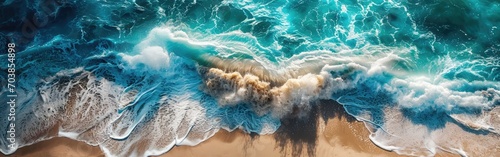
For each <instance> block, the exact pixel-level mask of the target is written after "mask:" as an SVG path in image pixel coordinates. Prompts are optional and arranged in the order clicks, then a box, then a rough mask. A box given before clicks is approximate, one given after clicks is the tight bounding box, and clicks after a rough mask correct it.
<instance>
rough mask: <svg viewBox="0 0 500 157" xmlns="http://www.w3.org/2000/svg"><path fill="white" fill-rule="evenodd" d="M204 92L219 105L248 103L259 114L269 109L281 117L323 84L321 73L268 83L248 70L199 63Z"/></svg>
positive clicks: (315, 94) (304, 103)
mask: <svg viewBox="0 0 500 157" xmlns="http://www.w3.org/2000/svg"><path fill="white" fill-rule="evenodd" d="M199 69H200V70H199V71H200V74H201V75H202V78H203V86H202V87H201V88H202V89H203V90H204V92H205V93H208V94H210V95H212V96H213V97H215V98H218V100H219V104H220V105H223V106H224V105H237V104H243V103H246V104H250V105H251V106H252V107H253V109H254V111H255V112H256V113H257V114H259V115H264V114H266V113H269V112H271V111H272V112H273V114H274V115H275V116H278V117H282V116H285V115H287V114H288V113H290V112H292V110H293V107H296V108H295V109H297V108H299V109H305V110H306V111H307V110H308V109H309V108H310V107H309V106H310V105H309V103H311V102H313V101H316V99H318V98H319V97H320V96H321V91H322V90H323V89H324V88H325V86H326V84H325V83H324V80H325V78H324V77H323V76H322V75H314V74H306V75H303V76H299V77H298V78H291V79H288V80H287V81H286V82H285V83H283V84H282V85H281V86H272V85H271V83H270V82H266V81H262V80H261V79H260V78H259V77H257V76H255V75H252V74H244V75H242V74H241V73H239V72H224V71H223V70H221V69H216V68H205V67H199Z"/></svg>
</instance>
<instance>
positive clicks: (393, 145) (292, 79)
mask: <svg viewBox="0 0 500 157" xmlns="http://www.w3.org/2000/svg"><path fill="white" fill-rule="evenodd" d="M1 8H2V9H1V10H2V11H0V12H2V15H8V16H1V17H0V19H2V20H1V21H2V22H1V23H0V37H1V38H0V39H1V40H0V41H1V42H2V43H4V45H6V43H9V42H13V43H16V45H17V51H18V52H17V53H16V68H17V69H16V70H17V71H18V72H17V73H16V76H17V80H18V81H17V88H16V92H17V94H18V98H17V102H18V103H17V110H16V117H17V119H18V120H16V121H15V124H16V126H18V128H17V129H18V130H19V131H18V132H17V145H16V149H17V147H22V146H24V145H27V144H30V143H33V142H36V141H37V140H42V139H46V138H50V137H52V135H45V134H43V133H41V132H43V131H44V130H48V129H49V128H51V127H54V126H56V127H58V128H59V136H66V137H70V138H74V139H78V140H82V141H86V142H87V143H89V144H93V145H95V144H99V145H100V147H101V148H102V149H103V150H104V151H105V153H106V154H107V155H108V156H129V155H137V156H147V155H157V154H161V153H164V152H166V151H168V150H169V149H171V148H172V147H173V146H174V145H196V144H198V143H200V142H202V141H204V140H206V139H208V138H209V137H211V136H213V134H214V133H215V132H217V131H218V130H219V129H226V130H230V131H232V130H234V129H241V130H243V131H245V132H246V133H258V134H272V133H274V132H275V131H276V130H277V129H278V128H279V127H280V126H281V120H283V118H285V117H290V116H297V117H299V118H300V117H303V116H305V115H307V114H309V113H310V111H311V108H313V105H315V104H317V103H316V102H318V101H320V100H335V101H337V102H339V103H340V104H341V105H343V107H344V108H345V109H346V111H347V113H349V114H350V115H352V116H354V117H356V119H357V120H360V121H363V122H365V124H366V126H367V128H368V129H370V130H371V132H372V134H371V135H370V137H369V138H370V139H371V140H372V141H373V142H374V143H375V144H377V145H378V146H380V147H382V148H384V149H387V150H391V151H396V152H397V153H400V154H407V155H433V154H435V153H436V150H440V151H448V152H452V153H457V154H461V155H474V154H480V153H484V152H489V153H492V154H495V153H498V150H496V149H495V146H496V145H498V141H500V140H499V135H498V134H499V132H500V125H499V124H500V117H499V115H500V114H499V112H500V108H499V107H498V106H500V82H499V81H500V30H499V28H498V27H500V16H499V15H500V2H498V1H494V0H480V1H478V0H459V1H447V0H422V1H419V0H403V1H390V0H386V1H384V0H374V1H355V0H337V1H334V0H331V1H330V0H318V1H313V0H311V1H304V0H299V1H296V0H288V1H284V0H274V1H257V0H249V1H241V2H237V1H235V2H233V1H215V0H214V1H189V0H186V1H153V0H134V1H115V0H108V1H71V0H68V1H47V2H46V1H34V2H32V1H22V2H13V1H5V2H3V3H2V4H1ZM25 19H28V20H25ZM30 19H38V20H36V21H35V22H33V20H31V24H32V25H28V24H29V22H30ZM26 21H28V24H27V22H26ZM4 52H6V50H5V49H4V48H2V53H3V54H2V55H1V56H0V59H1V60H7V55H6V54H4ZM6 71H7V67H6V65H4V66H2V70H1V72H0V73H1V74H2V75H1V76H0V77H2V78H5V79H1V84H2V87H6V86H7V81H6V80H7V73H6ZM7 93H8V92H7V89H6V88H2V95H7ZM1 100H2V102H4V100H5V101H7V100H8V98H7V97H6V96H3V97H2V98H1ZM332 105H334V104H332ZM7 107H8V106H1V107H0V112H1V113H2V115H7V114H8V112H9V111H8V108H7ZM332 112H333V111H332ZM6 119H7V118H2V121H1V123H0V125H1V126H2V128H8V127H7V126H8V125H9V121H7V120H6ZM0 136H1V137H3V138H2V140H0V142H1V143H2V147H1V151H2V152H3V153H4V154H5V153H7V154H9V153H13V152H14V151H15V149H9V148H8V147H7V145H8V144H9V141H7V140H4V139H6V138H7V136H8V134H0ZM459 137H465V138H459ZM485 141H486V142H485ZM136 143H142V144H144V145H145V146H147V148H148V149H146V150H147V151H139V149H138V148H137V147H136V146H135V144H136ZM462 143H469V146H467V147H466V146H464V145H462ZM480 143H481V144H480ZM471 145H472V146H471ZM494 149H495V150H496V151H493V150H494ZM121 150H130V151H121Z"/></svg>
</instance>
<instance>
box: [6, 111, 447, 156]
mask: <svg viewBox="0 0 500 157" xmlns="http://www.w3.org/2000/svg"><path fill="white" fill-rule="evenodd" d="M319 124H320V125H319V129H318V138H317V141H316V147H315V151H314V152H315V153H314V156H317V157H323V156H359V157H369V156H390V157H396V156H401V155H398V154H396V153H394V152H390V151H386V150H383V149H381V148H379V147H377V146H376V145H375V144H373V143H372V142H371V141H370V140H369V138H368V134H369V131H368V130H367V129H366V128H364V124H363V123H362V122H359V121H355V122H348V120H347V119H346V118H333V119H330V120H328V121H327V122H326V123H324V121H323V120H322V119H321V122H319ZM294 148H295V149H296V147H293V146H292V145H291V144H290V143H289V144H288V145H287V146H286V147H284V148H280V146H279V144H278V141H277V140H276V139H275V138H274V136H273V135H257V136H251V135H249V134H247V133H244V132H242V131H241V130H235V131H233V132H228V131H226V130H220V131H219V132H218V133H216V134H215V135H214V136H213V137H211V138H210V139H208V140H206V141H204V142H202V143H200V144H199V145H196V146H175V147H173V148H172V149H171V150H170V151H168V152H166V153H164V154H162V155H160V156H158V157H189V156H227V157H229V156H263V155H265V156H273V157H274V156H275V157H282V156H292V153H291V152H292V149H294ZM307 155H308V154H307V151H302V152H301V154H300V156H307ZM2 156H5V155H2ZM36 156H45V157H59V156H68V157H69V156H71V157H84V156H85V157H103V156H105V155H104V153H103V152H102V150H101V149H100V148H99V147H98V146H91V145H88V144H86V143H85V142H81V141H77V140H72V139H69V138H66V137H55V138H52V139H49V140H46V141H41V142H38V143H35V144H33V145H29V146H25V147H22V148H20V149H18V150H17V151H16V152H15V153H14V154H11V155H8V157H36ZM437 156H453V155H452V154H448V153H441V154H439V155H437Z"/></svg>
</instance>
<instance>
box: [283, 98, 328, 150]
mask: <svg viewBox="0 0 500 157" xmlns="http://www.w3.org/2000/svg"><path fill="white" fill-rule="evenodd" d="M318 117H319V107H318V106H317V105H313V106H312V109H311V111H310V112H309V113H308V114H307V115H305V116H298V115H290V116H287V117H285V118H283V119H282V120H281V127H280V128H279V129H278V130H277V131H276V132H275V133H274V138H275V140H276V141H277V144H278V146H279V147H280V148H281V150H280V151H281V152H282V154H283V155H285V154H286V151H287V146H289V145H291V146H292V148H291V151H292V152H291V155H292V156H301V155H302V152H303V151H304V149H306V150H307V154H308V156H311V157H312V156H315V147H316V141H317V139H318V136H317V130H318Z"/></svg>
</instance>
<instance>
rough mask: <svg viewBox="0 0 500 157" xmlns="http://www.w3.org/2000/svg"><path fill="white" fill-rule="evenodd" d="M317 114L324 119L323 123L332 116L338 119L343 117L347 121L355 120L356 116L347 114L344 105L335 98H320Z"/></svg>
mask: <svg viewBox="0 0 500 157" xmlns="http://www.w3.org/2000/svg"><path fill="white" fill-rule="evenodd" d="M319 115H320V116H321V118H323V120H325V124H326V123H328V120H330V119H333V118H338V119H339V120H342V119H343V118H345V119H346V120H347V121H348V122H354V121H356V118H355V117H354V116H352V115H350V114H348V113H347V112H346V110H345V109H344V106H342V104H340V103H338V102H337V101H335V100H320V103H319Z"/></svg>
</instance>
